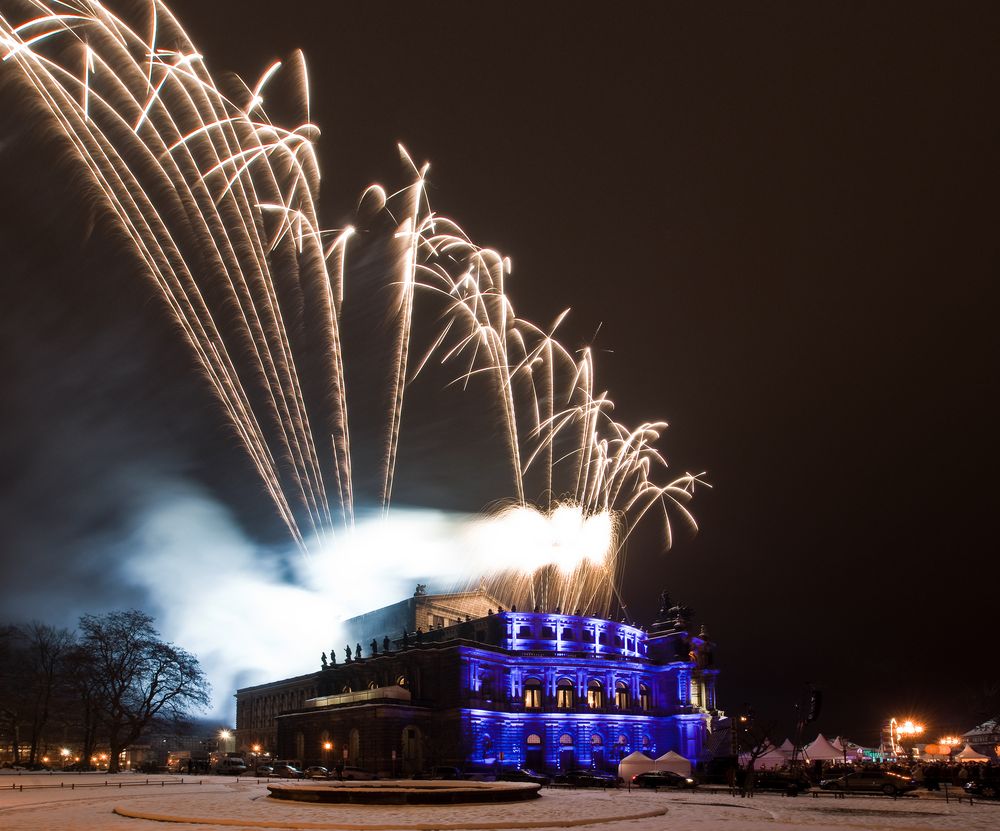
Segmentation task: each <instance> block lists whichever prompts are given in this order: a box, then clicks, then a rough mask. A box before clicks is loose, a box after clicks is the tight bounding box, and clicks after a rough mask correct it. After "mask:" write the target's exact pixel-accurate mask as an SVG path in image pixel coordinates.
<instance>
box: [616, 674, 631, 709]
mask: <svg viewBox="0 0 1000 831" xmlns="http://www.w3.org/2000/svg"><path fill="white" fill-rule="evenodd" d="M628 705H629V701H628V687H627V686H626V685H625V682H624V681H619V682H618V683H617V684H615V706H616V707H617V708H618V709H619V710H627V709H628Z"/></svg>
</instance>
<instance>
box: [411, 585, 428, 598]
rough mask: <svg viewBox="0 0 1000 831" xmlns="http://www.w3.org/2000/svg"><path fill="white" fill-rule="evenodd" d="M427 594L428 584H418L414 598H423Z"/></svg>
mask: <svg viewBox="0 0 1000 831" xmlns="http://www.w3.org/2000/svg"><path fill="white" fill-rule="evenodd" d="M425 594H427V584H426V583H417V589H416V591H414V592H413V596H414V597H423V596H424V595H425Z"/></svg>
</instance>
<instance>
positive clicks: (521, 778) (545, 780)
mask: <svg viewBox="0 0 1000 831" xmlns="http://www.w3.org/2000/svg"><path fill="white" fill-rule="evenodd" d="M497 779H498V780H499V781H500V782H534V783H535V784H536V785H548V784H549V782H550V781H551V780H550V779H549V777H548V776H544V775H542V774H541V773H535V771H533V770H531V769H530V768H505V769H504V770H502V771H500V775H499V776H498V777H497Z"/></svg>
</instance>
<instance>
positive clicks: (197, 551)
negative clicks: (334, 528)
mask: <svg viewBox="0 0 1000 831" xmlns="http://www.w3.org/2000/svg"><path fill="white" fill-rule="evenodd" d="M156 493H157V498H156V500H155V502H153V503H152V504H151V505H150V506H149V507H148V508H146V509H143V510H141V511H139V512H138V514H137V515H136V518H135V525H134V528H133V529H132V530H131V532H130V533H129V534H128V535H127V537H126V539H125V541H124V544H123V547H122V550H121V552H120V553H121V557H120V558H119V562H121V563H122V565H121V569H122V574H123V577H124V578H125V580H126V581H127V582H128V583H130V584H131V585H132V586H134V587H136V588H138V589H140V590H142V591H143V592H144V593H145V594H146V595H147V604H146V605H147V606H148V607H150V611H151V613H152V614H154V616H155V617H156V619H157V625H158V627H159V629H160V631H161V633H162V634H163V635H164V637H166V638H167V639H168V640H170V641H172V642H174V643H176V644H177V645H179V646H181V647H183V648H185V649H187V650H188V651H190V652H192V653H194V654H195V655H196V656H198V658H199V660H200V661H201V663H202V666H203V667H204V668H205V671H206V674H207V675H208V677H209V680H210V681H211V683H212V688H213V700H214V712H213V715H216V716H218V717H220V718H227V719H229V720H232V715H233V711H234V703H233V699H232V695H233V693H235V691H236V688H237V687H240V686H248V685H252V684H258V683H264V682H267V681H273V680H276V679H278V678H285V677H289V676H294V675H300V674H304V673H307V672H311V671H313V670H315V669H316V668H318V666H319V658H320V653H321V652H328V651H329V650H330V649H331V648H333V647H335V646H337V645H339V644H340V642H341V639H340V637H339V631H338V623H339V622H340V621H342V620H344V619H346V618H349V617H352V616H353V615H356V614H360V613H362V612H366V611H370V610H371V609H375V608H378V607H380V606H383V605H386V604H389V603H393V602H396V601H398V600H401V599H403V598H405V597H408V596H409V595H410V594H412V592H413V588H414V585H415V583H417V582H422V583H429V584H430V586H431V587H432V589H447V588H449V587H451V586H454V585H457V584H460V583H464V582H466V581H469V580H471V579H475V578H476V577H478V576H480V575H483V574H487V573H490V572H493V571H496V570H498V569H499V568H511V569H518V570H523V571H529V572H530V571H532V570H534V569H535V568H537V567H538V566H540V565H543V564H550V563H551V564H555V565H558V566H559V567H560V568H562V569H564V570H567V571H572V568H573V567H575V565H576V564H577V563H579V562H580V561H581V560H589V561H596V560H600V559H601V558H602V557H603V556H604V555H605V554H606V552H607V550H608V544H609V541H610V539H611V535H612V533H613V523H612V522H611V520H610V518H609V517H607V516H606V515H603V516H602V515H599V516H595V517H584V516H583V515H582V512H581V511H580V510H579V509H578V508H573V507H563V508H560V509H557V510H556V511H555V512H554V513H553V514H552V515H551V516H550V517H546V516H544V515H542V514H541V513H539V512H538V511H535V510H533V509H528V508H519V509H514V510H511V511H508V512H506V513H503V514H501V515H499V516H495V517H471V516H468V515H463V514H450V513H445V512H441V511H433V510H416V509H394V510H393V511H392V512H391V514H390V516H389V517H388V518H384V519H383V518H381V517H377V518H371V519H367V520H361V521H360V522H359V523H358V524H357V526H356V528H355V529H354V531H353V532H352V533H351V534H350V535H345V534H341V535H340V536H338V537H337V538H336V539H334V540H332V541H331V542H330V543H329V544H327V545H326V546H324V547H321V548H319V549H318V550H319V551H320V553H319V554H315V555H313V556H311V557H309V558H305V557H303V556H302V555H301V554H300V553H299V551H298V550H297V549H295V548H294V547H292V546H289V548H288V550H285V551H273V550H265V549H261V548H260V547H258V546H256V545H255V544H254V543H253V542H252V541H250V540H249V539H248V538H247V537H246V536H245V535H244V534H243V533H242V532H241V530H240V529H239V527H238V526H237V524H236V522H235V521H234V520H233V518H232V516H231V515H230V514H229V512H228V511H227V510H226V509H225V508H224V507H223V506H221V505H220V504H218V503H217V502H215V501H213V500H211V499H210V498H209V497H207V496H206V495H205V494H204V493H202V492H201V491H199V490H197V489H196V488H194V487H193V486H187V485H173V486H169V487H166V488H159V489H157V490H156Z"/></svg>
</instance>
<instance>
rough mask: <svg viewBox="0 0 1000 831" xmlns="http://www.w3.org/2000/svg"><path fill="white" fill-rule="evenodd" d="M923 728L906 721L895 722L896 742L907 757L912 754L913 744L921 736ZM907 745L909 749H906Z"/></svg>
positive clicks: (908, 720)
mask: <svg viewBox="0 0 1000 831" xmlns="http://www.w3.org/2000/svg"><path fill="white" fill-rule="evenodd" d="M923 732H924V726H923V725H922V724H919V723H917V722H914V721H911V720H910V719H907V720H906V721H904V722H902V723H900V722H896V741H897V743H898V744H899V747H900V748H901V749H902V750H905V751H906V754H907V755H910V754H912V752H913V743H914V742H915V741H916V740H917V738H918V737H919V736H921V735H923ZM907 743H908V744H909V747H907V746H906V745H907Z"/></svg>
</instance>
